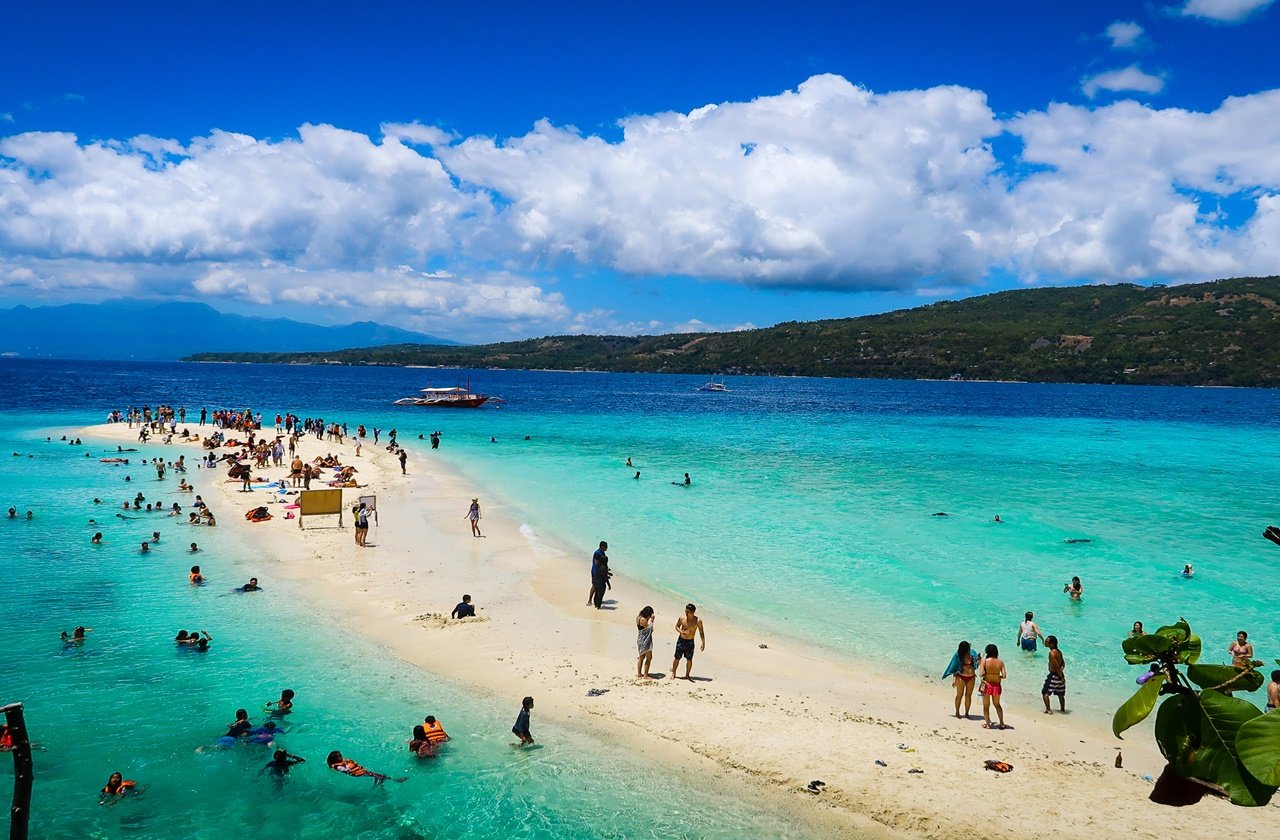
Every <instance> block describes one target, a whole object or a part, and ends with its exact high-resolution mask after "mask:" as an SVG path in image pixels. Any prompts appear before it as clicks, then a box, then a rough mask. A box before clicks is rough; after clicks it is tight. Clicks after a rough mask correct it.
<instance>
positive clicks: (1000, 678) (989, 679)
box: [982, 645, 1008, 729]
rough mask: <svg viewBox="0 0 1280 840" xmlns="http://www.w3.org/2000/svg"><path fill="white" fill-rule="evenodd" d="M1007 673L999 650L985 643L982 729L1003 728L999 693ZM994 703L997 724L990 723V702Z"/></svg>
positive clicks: (1002, 711) (1002, 713)
mask: <svg viewBox="0 0 1280 840" xmlns="http://www.w3.org/2000/svg"><path fill="white" fill-rule="evenodd" d="M1007 676H1008V674H1007V673H1006V672H1005V669H1004V661H1003V660H1002V659H1000V650H999V649H998V648H997V647H996V646H995V645H987V655H986V657H984V658H983V660H982V719H983V721H984V722H983V724H982V728H983V729H993V728H994V729H1004V708H1003V707H1001V705H1000V694H1001V693H1002V692H1003V691H1004V680H1005V677H1007ZM993 702H994V703H995V704H996V716H997V717H998V718H999V720H1000V724H999V726H996V727H992V725H991V704H992V703H993Z"/></svg>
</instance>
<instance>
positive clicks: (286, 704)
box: [263, 688, 293, 715]
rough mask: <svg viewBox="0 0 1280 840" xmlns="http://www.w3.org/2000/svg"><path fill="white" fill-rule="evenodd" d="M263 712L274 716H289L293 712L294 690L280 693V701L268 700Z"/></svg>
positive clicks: (289, 689)
mask: <svg viewBox="0 0 1280 840" xmlns="http://www.w3.org/2000/svg"><path fill="white" fill-rule="evenodd" d="M263 710H264V711H267V712H270V713H271V714H273V715H287V714H289V713H290V712H292V711H293V689H292V688H286V689H285V690H284V691H281V692H280V699H279V700H268V701H267V703H266V705H265V706H263Z"/></svg>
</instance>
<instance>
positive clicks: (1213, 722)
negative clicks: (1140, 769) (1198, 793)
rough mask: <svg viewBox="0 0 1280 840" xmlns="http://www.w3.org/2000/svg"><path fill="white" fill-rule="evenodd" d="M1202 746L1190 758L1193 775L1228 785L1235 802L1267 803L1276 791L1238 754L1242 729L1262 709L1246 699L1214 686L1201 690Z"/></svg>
mask: <svg viewBox="0 0 1280 840" xmlns="http://www.w3.org/2000/svg"><path fill="white" fill-rule="evenodd" d="M1199 705H1200V718H1201V727H1200V746H1199V748H1198V749H1196V750H1195V751H1194V752H1193V753H1192V755H1191V757H1190V765H1191V774H1190V775H1191V776H1192V777H1193V778H1196V779H1201V780H1203V781H1206V782H1211V783H1213V784H1216V785H1220V786H1221V787H1223V788H1225V789H1226V791H1227V795H1228V796H1230V797H1231V801H1232V802H1233V803H1235V804H1236V805H1245V806H1256V805H1266V804H1267V802H1269V801H1270V800H1271V796H1272V794H1274V793H1275V792H1276V788H1275V786H1272V785H1265V784H1263V783H1262V782H1260V781H1258V780H1257V779H1256V778H1254V777H1253V776H1252V775H1250V774H1249V773H1247V772H1246V771H1245V769H1244V767H1243V766H1242V765H1241V764H1240V762H1239V760H1238V759H1237V757H1236V752H1235V744H1236V736H1237V735H1238V734H1239V732H1240V728H1241V727H1242V726H1243V725H1244V724H1245V723H1247V722H1248V721H1250V720H1252V719H1253V718H1256V717H1258V716H1259V715H1261V714H1262V712H1260V711H1258V707H1257V706H1255V705H1253V704H1252V703H1250V702H1248V701H1246V700H1240V699H1238V698H1236V697H1228V696H1226V695H1225V694H1221V693H1219V692H1217V691H1213V690H1211V689H1205V690H1204V691H1201V692H1200V704H1199Z"/></svg>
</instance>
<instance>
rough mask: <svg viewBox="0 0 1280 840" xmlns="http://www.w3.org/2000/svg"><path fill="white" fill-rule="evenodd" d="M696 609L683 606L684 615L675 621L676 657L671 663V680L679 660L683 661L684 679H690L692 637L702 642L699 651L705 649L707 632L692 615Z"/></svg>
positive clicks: (700, 621)
mask: <svg viewBox="0 0 1280 840" xmlns="http://www.w3.org/2000/svg"><path fill="white" fill-rule="evenodd" d="M697 609H698V608H697V607H695V606H694V605H693V604H685V607H684V615H682V616H680V617H679V618H678V619H676V632H677V633H679V634H680V635H679V637H677V638H676V656H675V659H673V660H672V661H671V679H673V680H674V679H675V678H676V666H677V665H679V664H680V660H681V659H684V678H685V679H686V680H687V679H690V677H689V672H690V671H692V670H693V637H694V636H695V635H697V636H699V637H700V639H701V642H702V645H701V647H700V648H699V650H706V649H707V632H706V630H705V629H704V628H703V626H702V619H700V618H698V616H696V615H695V614H694V613H695V612H696V611H697Z"/></svg>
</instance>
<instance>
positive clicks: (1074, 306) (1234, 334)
mask: <svg viewBox="0 0 1280 840" xmlns="http://www.w3.org/2000/svg"><path fill="white" fill-rule="evenodd" d="M190 359H191V360H194V361H242V362H296V363H319V362H329V363H335V362H336V363H345V364H357V365H361V364H365V365H367V364H376V365H446V366H450V367H472V368H485V367H498V368H556V369H577V370H601V371H635V372H666V373H698V374H705V375H708V376H715V375H717V374H726V373H727V374H734V373H742V374H774V375H801V376H841V377H868V378H896V379H1008V380H1028V381H1037V382H1106V383H1117V382H1125V383H1132V384H1152V385H1157V384H1171V385H1242V386H1246V385H1247V386H1267V387H1275V386H1280V277H1240V278H1235V279H1231V280H1216V281H1213V282H1211V283H1195V284H1189V285H1182V286H1172V287H1168V288H1166V287H1163V286H1136V285H1133V284H1128V283H1123V284H1119V285H1110V286H1072V287H1066V288H1046V289H1019V290H1015V291H1008V292H999V293H996V294H991V295H983V296H981V297H973V298H968V299H965V300H959V301H941V302H939V303H934V304H931V305H929V306H921V307H917V308H915V309H904V310H899V311H897V312H888V313H885V314H883V315H868V316H864V317H860V318H843V319H839V320H830V321H812V322H805V323H798V322H790V323H785V324H778V325H777V326H774V327H768V328H766V329H757V330H746V331H742V332H729V333H703V334H696V333H693V334H678V335H660V336H589V335H561V336H549V337H546V338H536V339H529V340H526V341H512V342H504V343H502V344H485V345H477V346H469V347H424V346H419V345H393V346H384V347H366V348H361V349H355V350H341V351H329V352H324V353H301V352H292V353H200V354H197V355H194V356H191V357H190Z"/></svg>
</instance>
